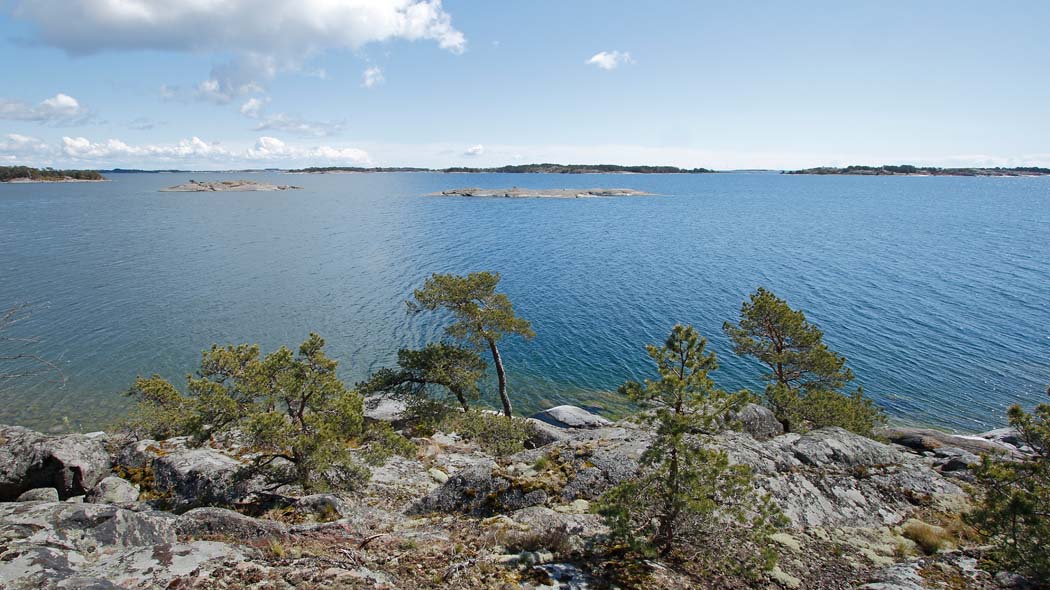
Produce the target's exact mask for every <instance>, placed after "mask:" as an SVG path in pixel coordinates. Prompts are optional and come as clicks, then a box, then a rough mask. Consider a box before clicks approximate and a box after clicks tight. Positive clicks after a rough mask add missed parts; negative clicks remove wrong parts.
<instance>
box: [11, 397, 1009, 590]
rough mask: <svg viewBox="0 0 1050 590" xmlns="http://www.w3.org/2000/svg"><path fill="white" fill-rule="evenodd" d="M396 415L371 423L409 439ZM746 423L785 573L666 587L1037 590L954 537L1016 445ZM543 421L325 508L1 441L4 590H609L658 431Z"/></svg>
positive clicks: (174, 444) (221, 448)
mask: <svg viewBox="0 0 1050 590" xmlns="http://www.w3.org/2000/svg"><path fill="white" fill-rule="evenodd" d="M399 411H400V408H399V407H398V406H397V405H396V404H390V403H385V404H381V405H380V406H379V407H374V408H373V409H372V410H370V412H369V415H370V417H371V419H373V420H384V421H391V422H393V423H394V425H395V427H396V426H397V421H398V420H399V419H400V416H399ZM737 421H738V422H739V423H740V424H742V427H741V431H724V432H721V433H719V434H717V435H715V436H714V438H713V444H714V445H716V446H718V447H720V448H722V449H723V450H725V451H726V452H727V453H728V454H729V455H730V457H731V459H732V460H733V461H735V462H739V463H744V464H747V465H750V466H751V467H752V468H753V469H754V471H755V473H756V475H757V481H758V483H759V485H760V486H761V487H762V488H763V489H764V490H765V491H767V492H768V493H769V494H770V495H771V497H772V499H773V500H774V502H775V503H776V504H777V505H778V506H779V507H780V509H781V510H782V511H783V512H784V514H785V515H786V516H787V519H788V521H789V524H788V525H787V527H786V528H785V529H784V530H782V531H781V532H780V533H778V534H777V535H776V536H775V537H774V540H775V541H776V543H777V544H778V546H779V548H780V553H781V559H780V563H779V565H778V566H777V568H776V569H774V570H773V571H772V572H770V573H769V574H768V576H767V578H766V579H765V580H764V581H763V582H762V584H760V585H757V586H755V585H751V583H750V582H748V584H747V585H741V584H742V583H737V582H739V581H733V580H718V581H717V585H713V586H707V585H704V586H697V585H696V581H695V580H691V579H686V578H683V577H680V576H679V575H678V574H676V573H675V572H674V570H673V569H671V568H666V567H661V566H660V565H659V564H658V563H656V564H652V565H653V572H652V574H651V576H652V577H651V579H650V583H651V584H653V586H652V587H660V588H683V589H684V588H696V587H705V588H706V587H718V588H722V587H725V588H745V587H768V588H788V589H796V588H828V589H830V588H864V589H867V590H916V589H921V588H975V589H982V588H983V589H991V588H1014V587H1022V582H1021V581H1020V580H1019V579H1018V578H1016V577H1015V576H1011V575H1009V574H1006V573H1000V572H986V571H983V570H981V569H980V567H979V558H980V555H981V548H980V547H979V546H977V545H976V544H975V543H974V542H973V541H971V540H969V539H967V538H966V537H965V536H964V535H960V534H956V529H955V528H954V527H956V526H957V524H958V515H959V513H960V512H961V511H963V510H965V509H966V508H967V506H968V505H969V503H970V501H971V496H970V491H969V489H970V488H969V484H970V482H971V480H972V478H971V476H970V472H969V469H970V466H971V465H972V464H973V463H974V462H976V461H977V460H978V453H986V452H994V453H1003V454H1006V455H1011V454H1020V453H1024V452H1025V449H1024V448H1023V446H1018V443H1020V441H1018V440H1017V439H1016V437H1014V436H1012V435H1011V433H1010V432H1009V431H994V432H992V433H988V434H986V435H982V436H979V437H957V436H952V435H947V434H944V433H940V432H936V431H924V430H905V429H896V430H892V431H887V432H886V433H885V436H886V438H887V440H889V441H890V442H889V443H883V442H878V441H875V440H871V439H868V438H864V437H861V436H858V435H856V434H852V433H850V432H847V431H845V430H842V429H839V428H824V429H820V430H815V431H812V432H809V433H807V434H803V435H799V434H793V433H792V434H783V433H782V430H781V428H780V424H779V423H778V422H777V421H776V420H775V419H774V418H773V416H772V414H771V413H769V411H768V410H766V409H764V408H762V407H759V406H754V405H751V406H748V407H747V408H745V409H744V410H743V411H742V412H740V414H739V415H738V416H737ZM532 423H533V424H534V425H535V426H536V429H535V433H534V435H533V437H532V440H530V444H529V445H528V446H529V447H531V448H528V449H527V450H525V451H523V452H520V453H517V454H514V455H510V456H507V457H494V456H491V455H489V454H486V453H484V452H482V451H481V450H480V449H479V447H477V446H476V445H474V444H472V443H470V442H468V441H466V440H464V439H463V438H462V437H460V436H459V435H457V434H456V433H440V432H439V433H435V434H434V435H432V436H429V437H426V438H419V439H415V442H416V443H417V447H418V451H417V453H416V455H415V456H414V457H401V456H396V457H393V458H391V459H389V460H387V461H386V462H385V463H383V464H382V465H380V466H377V467H374V468H373V469H372V474H371V479H370V480H369V482H368V483H367V484H366V485H365V486H364V487H362V488H361V489H357V490H353V491H343V492H333V493H329V494H310V495H306V494H303V493H302V492H301V491H299V490H296V489H295V488H292V487H287V486H286V487H283V488H277V489H271V488H269V487H267V486H266V485H265V484H264V483H263V482H261V481H256V480H253V479H251V478H245V477H243V476H242V475H241V472H242V467H244V465H245V458H244V456H245V454H246V451H245V449H243V448H241V447H240V446H239V445H238V443H237V442H236V441H235V440H228V441H223V442H216V441H212V442H211V443H209V444H207V445H204V446H202V447H197V448H195V447H193V446H191V445H190V444H189V442H190V441H188V440H187V439H185V438H174V439H169V440H163V441H154V440H129V439H127V438H122V437H120V436H117V435H110V434H105V433H92V434H68V435H62V436H47V435H43V434H40V433H37V432H34V431H31V430H28V429H25V428H21V427H17V426H0V588H5V589H10V590H22V589H30V588H31V589H33V590H41V589H51V588H93V589H95V588H97V589H114V588H129V589H130V588H134V589H140V588H179V589H191V588H201V589H204V588H207V589H223V588H253V589H260V590H262V589H290V588H300V589H315V588H317V589H319V588H404V589H414V588H523V589H536V590H539V589H552V588H565V589H570V588H572V589H586V588H605V587H609V580H607V579H605V578H603V575H604V574H603V572H605V571H606V569H607V568H606V566H607V565H608V564H607V563H605V562H604V561H603V560H604V559H606V558H604V557H601V556H598V555H596V554H595V553H594V552H593V551H592V549H593V548H594V547H596V546H597V544H599V543H600V542H601V540H602V539H603V537H604V535H606V533H607V532H608V530H607V529H606V527H605V525H604V524H603V522H602V520H601V518H600V517H599V516H598V515H596V514H594V513H593V512H592V507H593V504H592V503H593V502H594V501H595V500H596V499H597V498H598V497H599V496H600V494H601V493H602V492H604V491H605V490H606V489H608V488H609V487H610V486H612V485H615V484H616V483H618V482H621V481H624V480H625V479H626V478H629V477H632V476H633V475H634V473H635V471H636V470H637V467H638V458H639V456H640V455H641V453H642V451H643V450H644V449H645V448H646V447H647V445H648V444H649V442H650V440H651V439H652V433H650V432H648V431H646V430H643V429H641V428H639V427H638V426H636V425H634V424H633V423H629V422H615V423H614V422H610V421H608V420H606V419H604V418H602V417H600V416H595V415H593V414H590V413H589V412H587V411H585V410H583V409H580V408H576V407H573V406H560V407H558V408H552V409H550V410H547V411H545V412H542V413H540V414H538V415H536V416H535V417H534V419H533V420H532ZM918 528H922V529H923V530H932V531H934V532H936V533H937V534H938V535H940V537H943V539H944V545H943V546H942V547H940V550H939V551H935V552H931V551H928V548H926V549H927V550H926V551H924V548H923V546H921V545H920V544H918V543H917V541H916V538H917V537H916V536H915V535H914V534H911V533H910V532H909V531H913V530H916V529H918ZM920 540H921V539H920Z"/></svg>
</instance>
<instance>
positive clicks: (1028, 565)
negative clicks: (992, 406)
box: [968, 389, 1050, 581]
mask: <svg viewBox="0 0 1050 590" xmlns="http://www.w3.org/2000/svg"><path fill="white" fill-rule="evenodd" d="M1047 393H1048V394H1050V389H1048V391H1047ZM1007 416H1008V418H1009V421H1010V426H1011V427H1012V428H1014V429H1015V430H1016V431H1017V434H1018V436H1019V438H1020V442H1021V443H1022V444H1023V445H1024V446H1025V447H1027V448H1028V449H1029V450H1030V453H1029V455H1028V456H1027V457H1025V458H1024V459H1022V460H1014V461H1003V460H1000V459H998V458H996V457H992V456H985V457H984V458H983V460H982V461H981V463H980V465H978V466H977V468H976V469H975V471H974V473H975V475H976V477H977V480H978V481H979V482H980V483H981V487H982V489H983V490H984V495H983V498H982V501H981V503H980V504H979V506H978V508H977V509H976V510H975V511H973V513H971V514H970V515H969V519H968V520H969V521H970V523H971V524H973V525H974V526H975V527H976V528H977V530H978V531H979V532H980V533H981V535H982V536H983V537H984V538H985V539H987V540H988V541H990V542H991V543H992V544H993V547H994V549H993V551H991V553H990V554H989V555H988V559H989V560H990V561H991V562H992V563H993V564H995V566H997V567H999V568H1002V569H1005V570H1009V571H1015V572H1019V573H1022V574H1024V575H1026V576H1028V577H1030V578H1031V579H1033V580H1044V581H1046V580H1050V404H1047V403H1043V404H1039V405H1037V406H1036V407H1035V409H1034V410H1033V411H1032V412H1030V413H1029V412H1026V411H1024V409H1022V408H1021V407H1020V406H1016V405H1015V406H1012V407H1011V408H1010V409H1009V411H1008V412H1007Z"/></svg>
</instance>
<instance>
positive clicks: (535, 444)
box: [525, 418, 569, 449]
mask: <svg viewBox="0 0 1050 590" xmlns="http://www.w3.org/2000/svg"><path fill="white" fill-rule="evenodd" d="M525 421H526V422H528V423H529V424H530V425H532V434H531V435H530V436H529V438H528V439H527V440H526V441H525V446H526V447H528V448H530V449H536V448H539V447H543V446H546V445H549V444H551V443H556V442H562V441H564V440H568V439H569V434H568V433H567V432H565V430H564V429H562V428H559V427H557V426H553V425H551V424H548V423H546V422H544V421H542V420H537V419H536V418H526V419H525Z"/></svg>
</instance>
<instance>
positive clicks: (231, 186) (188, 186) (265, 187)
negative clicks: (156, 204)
mask: <svg viewBox="0 0 1050 590" xmlns="http://www.w3.org/2000/svg"><path fill="white" fill-rule="evenodd" d="M301 188H302V187H301V186H292V185H290V184H269V183H266V182H255V181H254V180H217V181H214V182H198V181H196V180H191V181H189V182H184V183H182V184H177V185H175V186H170V187H168V188H163V189H160V192H162V193H207V192H247V191H287V190H297V189H301Z"/></svg>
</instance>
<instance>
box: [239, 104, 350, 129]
mask: <svg viewBox="0 0 1050 590" xmlns="http://www.w3.org/2000/svg"><path fill="white" fill-rule="evenodd" d="M269 102H270V99H268V98H254V97H253V98H249V99H248V100H247V101H245V102H244V104H242V105H241V107H240V111H241V114H242V115H244V116H245V117H248V118H249V119H256V120H258V121H259V123H258V124H257V125H256V126H255V127H254V129H255V131H281V132H284V133H292V134H295V135H309V136H313V137H327V136H329V135H336V134H338V133H339V132H341V131H342V130H343V128H344V127H346V123H345V122H343V121H308V120H306V119H302V118H300V117H297V116H295V115H289V114H287V113H275V114H272V115H268V114H266V112H265V111H266V105H267V104H268V103H269Z"/></svg>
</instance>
